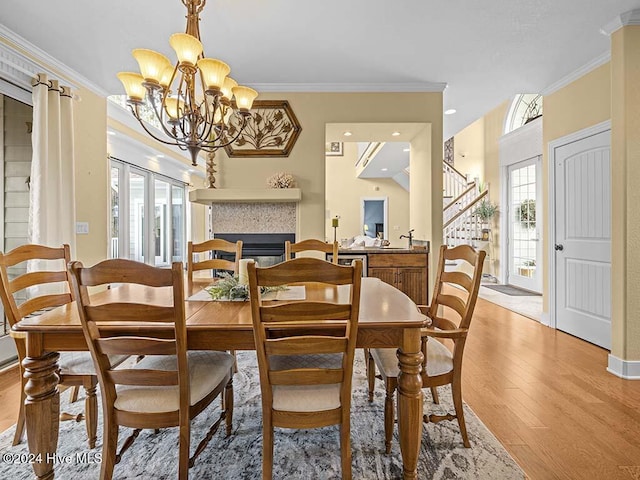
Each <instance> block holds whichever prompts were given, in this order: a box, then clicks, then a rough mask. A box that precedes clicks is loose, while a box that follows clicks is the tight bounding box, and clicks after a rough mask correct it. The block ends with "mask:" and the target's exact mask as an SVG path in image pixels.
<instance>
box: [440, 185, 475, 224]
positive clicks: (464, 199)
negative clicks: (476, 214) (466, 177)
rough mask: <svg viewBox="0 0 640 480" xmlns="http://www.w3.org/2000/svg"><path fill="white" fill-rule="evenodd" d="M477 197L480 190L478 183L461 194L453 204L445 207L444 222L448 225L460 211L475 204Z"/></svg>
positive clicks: (443, 212)
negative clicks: (477, 186)
mask: <svg viewBox="0 0 640 480" xmlns="http://www.w3.org/2000/svg"><path fill="white" fill-rule="evenodd" d="M477 195H478V190H477V188H476V182H472V183H470V184H469V186H468V187H467V189H466V190H464V191H463V192H462V193H460V195H458V196H457V197H456V198H454V199H453V200H452V201H451V203H449V204H448V205H447V206H446V207H444V209H443V211H442V222H443V223H447V222H448V221H449V220H451V219H452V218H453V217H454V216H455V215H456V214H457V213H458V212H459V211H461V210H463V209H464V208H465V207H466V206H467V205H468V204H470V203H471V202H473V200H474V199H475V197H476V196H477Z"/></svg>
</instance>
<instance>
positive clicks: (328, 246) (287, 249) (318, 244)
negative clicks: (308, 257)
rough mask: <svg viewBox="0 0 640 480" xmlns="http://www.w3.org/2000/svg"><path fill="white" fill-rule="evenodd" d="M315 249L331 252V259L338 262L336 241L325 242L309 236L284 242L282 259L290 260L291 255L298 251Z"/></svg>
mask: <svg viewBox="0 0 640 480" xmlns="http://www.w3.org/2000/svg"><path fill="white" fill-rule="evenodd" d="M306 251H316V252H324V253H330V254H332V255H333V256H332V259H331V261H332V262H333V263H335V264H336V265H337V264H338V242H333V243H326V242H323V241H322V240H316V239H314V238H309V239H307V240H302V241H300V242H297V243H291V242H290V241H289V240H287V241H286V242H284V259H285V260H290V259H291V257H292V255H295V254H296V253H299V252H306Z"/></svg>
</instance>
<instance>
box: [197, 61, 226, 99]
mask: <svg viewBox="0 0 640 480" xmlns="http://www.w3.org/2000/svg"><path fill="white" fill-rule="evenodd" d="M197 65H198V68H199V69H200V71H201V72H202V78H203V79H204V84H205V89H206V91H219V90H220V89H221V88H222V85H223V84H224V79H225V78H226V76H227V75H229V72H230V71H231V67H229V65H227V64H226V63H224V62H222V61H220V60H216V59H214V58H201V59H200V60H198V63H197Z"/></svg>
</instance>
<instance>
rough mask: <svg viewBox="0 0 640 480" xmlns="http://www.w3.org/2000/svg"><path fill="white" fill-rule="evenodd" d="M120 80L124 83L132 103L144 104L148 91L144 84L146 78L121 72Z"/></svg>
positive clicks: (119, 74) (132, 73)
mask: <svg viewBox="0 0 640 480" xmlns="http://www.w3.org/2000/svg"><path fill="white" fill-rule="evenodd" d="M118 79H119V80H120V81H121V82H122V85H123V86H124V90H125V91H126V92H127V99H128V100H129V101H130V102H132V103H142V100H143V99H144V96H145V94H146V93H147V90H146V89H145V88H144V86H143V85H142V83H143V82H144V77H143V76H142V75H140V74H139V73H134V72H120V73H118Z"/></svg>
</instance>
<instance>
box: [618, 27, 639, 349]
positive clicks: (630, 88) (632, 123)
mask: <svg viewBox="0 0 640 480" xmlns="http://www.w3.org/2000/svg"><path fill="white" fill-rule="evenodd" d="M639 51H640V27H639V26H627V27H624V28H621V29H619V30H618V31H616V32H614V33H613V34H612V35H611V77H612V87H613V91H612V105H611V107H612V108H611V165H612V183H613V186H614V187H613V188H612V210H613V215H612V218H611V221H612V225H611V231H612V261H611V277H612V278H611V280H612V298H611V303H612V312H611V313H612V315H611V316H612V318H611V323H612V336H611V337H612V338H611V346H612V348H611V354H612V355H613V356H615V357H617V358H619V359H623V360H629V361H639V360H640V296H639V295H638V294H637V290H638V285H639V284H640V255H638V250H639V249H640V213H638V208H637V205H639V204H640V189H639V188H638V184H639V183H640V163H639V162H638V159H639V158H640V115H638V109H640V89H638V82H639V80H640V55H638V52H639Z"/></svg>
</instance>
